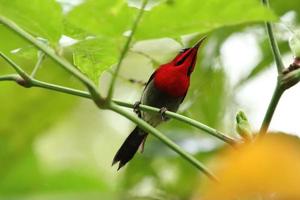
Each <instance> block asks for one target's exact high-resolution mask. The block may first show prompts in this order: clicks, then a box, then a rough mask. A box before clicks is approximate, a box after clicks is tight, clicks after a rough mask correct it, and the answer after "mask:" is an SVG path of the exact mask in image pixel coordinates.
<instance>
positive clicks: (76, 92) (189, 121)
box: [0, 74, 238, 146]
mask: <svg viewBox="0 0 300 200" xmlns="http://www.w3.org/2000/svg"><path fill="white" fill-rule="evenodd" d="M20 78H21V77H19V76H18V75H16V74H13V75H7V76H2V77H1V76H0V81H1V80H11V81H17V80H19V79H20ZM30 82H31V86H32V87H39V88H44V89H48V90H53V91H57V92H61V93H66V94H70V95H74V96H79V97H83V98H87V99H92V96H91V95H90V93H88V92H86V91H82V90H77V89H73V88H68V87H64V86H60V85H56V84H51V83H46V82H43V81H39V80H36V79H31V80H30ZM113 102H114V103H115V104H116V105H119V106H122V107H127V108H133V107H134V104H131V103H126V102H122V101H116V100H113ZM139 108H140V109H141V110H142V111H145V112H154V113H159V111H160V109H159V108H155V107H151V106H147V105H142V104H141V105H140V106H139ZM165 114H166V116H167V117H169V118H173V119H175V120H178V121H181V122H183V123H186V124H189V125H191V126H194V127H195V128H198V129H200V130H202V131H204V132H206V133H208V134H210V135H212V136H214V137H216V138H218V139H220V140H222V141H223V142H226V143H228V144H230V145H232V146H234V145H236V144H237V143H238V141H237V140H236V139H234V138H231V137H229V136H226V135H225V134H224V133H222V132H220V131H218V130H216V129H213V128H211V127H209V126H207V125H205V124H202V123H201V122H198V121H196V120H193V119H191V118H188V117H186V116H183V115H180V114H178V113H175V112H171V111H167V112H166V113H165Z"/></svg>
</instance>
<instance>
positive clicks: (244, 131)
mask: <svg viewBox="0 0 300 200" xmlns="http://www.w3.org/2000/svg"><path fill="white" fill-rule="evenodd" d="M236 131H237V132H238V134H239V135H240V136H241V137H242V138H244V139H245V140H251V139H252V130H251V126H250V124H249V122H248V119H247V117H246V115H245V113H244V112H243V111H239V112H238V113H237V114H236Z"/></svg>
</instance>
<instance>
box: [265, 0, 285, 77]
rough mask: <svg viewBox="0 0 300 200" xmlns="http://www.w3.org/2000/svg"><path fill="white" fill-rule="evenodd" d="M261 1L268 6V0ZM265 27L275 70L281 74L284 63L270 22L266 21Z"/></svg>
mask: <svg viewBox="0 0 300 200" xmlns="http://www.w3.org/2000/svg"><path fill="white" fill-rule="evenodd" d="M262 3H263V4H264V5H265V6H266V7H269V0H262ZM266 29H267V33H268V36H269V41H270V44H271V49H272V52H273V56H274V60H275V63H276V67H277V72H278V74H281V73H282V71H283V70H284V64H283V62H282V59H281V55H280V50H279V47H278V44H277V41H276V39H275V37H274V32H273V28H272V24H271V23H270V22H266Z"/></svg>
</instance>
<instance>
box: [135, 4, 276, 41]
mask: <svg viewBox="0 0 300 200" xmlns="http://www.w3.org/2000/svg"><path fill="white" fill-rule="evenodd" d="M263 20H276V17H275V16H274V14H273V13H272V12H271V11H270V10H268V9H266V8H264V7H263V6H262V5H261V4H260V3H259V1H257V0H243V1H240V0H231V1H223V0H206V1H194V0H185V1H178V0H173V1H166V3H164V4H161V5H160V6H157V7H155V8H154V9H153V10H152V11H151V12H147V13H145V16H144V18H143V22H142V24H141V25H140V27H139V31H138V33H137V36H138V37H139V38H149V37H162V36H180V35H182V34H188V33H191V32H200V33H205V32H209V31H212V30H214V29H217V28H220V27H224V26H230V25H237V24H241V23H249V22H259V21H263Z"/></svg>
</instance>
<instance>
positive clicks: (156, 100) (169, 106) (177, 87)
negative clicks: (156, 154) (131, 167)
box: [113, 37, 206, 170]
mask: <svg viewBox="0 0 300 200" xmlns="http://www.w3.org/2000/svg"><path fill="white" fill-rule="evenodd" d="M205 38H206V37H203V38H202V39H200V40H199V41H198V42H197V44H196V45H195V46H194V47H192V48H186V49H182V50H181V51H180V52H179V53H178V54H177V56H176V57H175V58H174V59H173V60H172V61H171V62H169V63H166V64H163V65H161V66H160V67H159V68H158V69H157V70H156V71H155V72H154V73H153V74H152V75H151V77H150V79H149V81H148V83H147V84H146V86H145V89H144V91H143V94H142V97H141V101H140V102H138V103H137V104H136V105H137V106H136V108H137V107H138V104H139V103H142V104H145V105H149V106H153V107H157V108H160V109H161V110H160V111H161V112H160V114H153V113H151V114H150V113H148V112H137V113H138V115H139V117H141V118H142V119H143V120H145V121H146V122H148V123H149V124H151V125H152V126H154V127H155V126H157V125H159V124H160V123H161V122H163V121H165V120H166V119H165V117H164V115H163V114H164V112H165V111H166V110H170V111H173V112H176V111H177V110H178V107H179V105H180V104H181V103H182V101H183V99H184V98H185V96H186V94H187V91H188V89H189V85H190V76H191V74H192V72H193V70H194V67H195V64H196V60H197V52H198V48H199V46H200V45H201V43H202V42H203V41H204V39H205ZM135 110H137V109H135ZM147 135H148V133H146V132H144V131H143V130H142V129H140V128H139V127H136V128H135V129H134V130H133V131H132V132H131V133H130V135H129V136H128V137H127V138H126V140H125V141H124V143H123V144H122V146H121V147H120V149H119V150H118V152H117V153H116V155H115V157H114V159H113V165H114V164H115V163H117V162H119V167H118V170H119V169H120V168H121V167H123V166H124V165H125V164H126V163H127V162H128V161H130V160H131V159H132V158H133V156H134V154H135V153H136V152H137V150H138V148H139V147H140V146H141V147H142V149H143V147H144V143H145V140H146V137H147Z"/></svg>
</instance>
